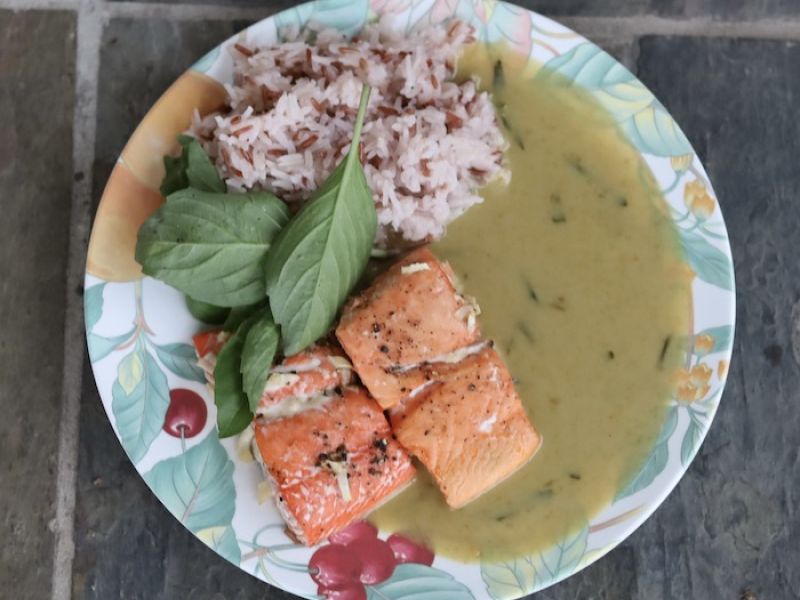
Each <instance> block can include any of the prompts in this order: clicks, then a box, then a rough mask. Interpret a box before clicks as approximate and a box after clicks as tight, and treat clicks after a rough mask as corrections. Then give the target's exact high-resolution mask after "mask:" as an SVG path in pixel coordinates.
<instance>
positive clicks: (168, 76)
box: [94, 19, 249, 203]
mask: <svg viewBox="0 0 800 600" xmlns="http://www.w3.org/2000/svg"><path fill="white" fill-rule="evenodd" d="M248 25H249V23H247V22H242V21H169V20H162V19H113V20H112V21H111V22H110V23H109V24H108V25H107V26H106V27H105V29H104V31H103V38H102V42H101V48H100V72H99V82H98V101H97V142H96V144H95V151H96V160H95V170H94V198H95V203H96V202H97V201H99V199H100V194H101V192H102V190H103V186H105V183H106V180H107V179H108V175H109V173H111V169H112V168H113V166H114V163H115V162H116V160H117V157H118V156H119V153H120V152H121V151H122V148H123V146H125V142H126V141H127V140H128V138H129V137H130V135H131V133H133V130H134V129H136V126H137V125H138V123H139V121H140V120H141V119H142V117H144V115H145V114H146V113H147V111H148V110H149V109H150V107H151V106H152V105H153V104H154V103H155V101H156V100H158V98H159V96H161V94H162V93H163V92H164V91H165V90H166V89H167V88H168V87H169V86H170V84H171V83H172V82H173V81H175V79H177V78H178V76H179V75H180V74H181V73H183V72H184V71H185V70H186V69H188V68H189V67H191V66H192V64H194V63H195V62H196V61H197V60H199V59H200V58H201V57H202V56H203V55H204V54H205V53H206V52H208V51H209V50H211V49H212V48H214V47H215V46H216V45H217V44H220V43H222V42H224V41H225V40H226V39H227V38H228V37H230V36H231V35H233V34H234V33H236V32H238V31H240V30H242V29H244V28H245V27H247V26H248Z"/></svg>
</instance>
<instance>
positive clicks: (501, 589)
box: [481, 526, 589, 600]
mask: <svg viewBox="0 0 800 600" xmlns="http://www.w3.org/2000/svg"><path fill="white" fill-rule="evenodd" d="M588 539H589V527H588V526H585V527H582V528H581V529H579V530H578V531H577V532H574V533H572V534H570V535H566V536H564V538H562V540H561V541H560V542H559V543H558V544H556V545H555V546H553V547H552V548H549V549H547V550H546V551H544V552H540V553H538V554H535V555H531V556H523V557H519V558H517V559H515V560H511V561H507V562H502V563H481V578H482V579H483V582H484V583H485V584H486V591H487V592H488V594H489V596H490V597H491V598H493V599H494V600H504V599H506V598H518V597H519V596H521V595H524V594H527V593H528V592H530V590H533V589H541V588H543V587H546V586H548V585H550V584H552V583H555V582H556V581H560V580H561V579H563V578H564V577H567V576H568V575H570V574H571V573H572V572H574V571H575V569H577V568H578V565H580V564H581V559H583V557H584V554H586V548H587V542H588Z"/></svg>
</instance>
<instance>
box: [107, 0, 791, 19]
mask: <svg viewBox="0 0 800 600" xmlns="http://www.w3.org/2000/svg"><path fill="white" fill-rule="evenodd" d="M111 1H113V2H122V1H124V0H111ZM144 1H145V2H157V1H158V0H144ZM177 1H178V2H184V3H187V4H215V5H220V4H229V5H232V6H239V7H254V8H257V7H262V6H265V4H264V2H263V1H261V0H228V2H220V1H219V0H177ZM464 1H466V0H464ZM294 4H295V3H294V2H291V1H290V0H272V1H271V2H270V3H269V7H270V8H274V9H275V10H276V11H277V10H282V9H284V8H287V7H291V6H293V5H294ZM514 4H518V5H520V6H524V7H525V8H529V9H531V10H535V11H537V12H540V13H542V14H543V15H548V16H564V15H570V16H603V17H629V16H636V15H657V16H662V17H675V18H683V17H697V16H707V15H711V16H713V17H714V18H717V19H737V18H751V19H752V18H775V17H779V16H786V15H798V14H800V2H797V1H796V0H749V1H747V2H744V1H740V0H517V1H515V2H514Z"/></svg>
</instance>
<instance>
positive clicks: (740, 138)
mask: <svg viewBox="0 0 800 600" xmlns="http://www.w3.org/2000/svg"><path fill="white" fill-rule="evenodd" d="M198 1H199V2H201V3H215V4H220V3H224V2H223V0H195V1H194V2H193V3H198ZM283 1H284V0H281V3H277V4H270V5H264V4H263V3H260V2H259V3H256V2H255V1H254V0H230V2H229V4H232V5H234V4H235V5H238V6H250V7H263V8H264V9H265V13H266V12H269V10H270V9H271V8H275V9H276V10H277V9H281V8H283V7H285V6H286V5H287V4H285V3H283ZM2 2H3V0H0V6H2ZM528 6H530V7H532V8H535V9H538V10H540V11H541V12H544V13H546V14H551V15H555V16H559V15H578V16H605V17H612V18H613V17H615V16H637V15H638V16H647V15H656V16H668V17H675V18H680V19H684V18H693V17H708V16H710V17H712V18H714V19H718V20H738V19H745V18H746V19H761V18H769V19H782V18H784V17H791V16H795V17H800V2H798V1H796V0H752V1H751V2H733V1H729V0H664V1H659V0H537V1H534V0H528ZM146 9H147V7H146V4H145V3H143V4H142V5H141V6H139V7H138V8H135V10H138V11H140V12H141V13H142V14H141V15H139V16H137V17H136V18H130V19H128V18H126V19H116V18H110V19H108V20H107V21H104V23H103V33H102V44H101V64H100V72H99V90H98V114H97V126H98V128H97V143H96V148H95V149H96V162H95V169H94V173H93V182H94V199H95V202H96V201H97V199H98V198H99V196H100V192H101V191H102V187H103V185H104V183H105V179H106V178H107V175H108V173H109V171H110V168H111V166H112V165H113V163H114V161H115V160H116V157H117V155H118V153H119V151H120V150H121V148H122V146H123V145H124V142H125V141H126V139H127V137H128V136H129V135H130V133H131V132H132V131H133V129H134V127H135V126H136V124H137V123H138V121H139V120H140V119H141V117H142V116H143V115H144V114H145V112H146V111H147V109H148V108H149V106H150V105H151V104H152V103H153V102H154V101H155V99H156V98H157V97H158V96H159V95H160V94H161V92H162V91H163V90H164V89H166V87H167V86H168V85H169V84H170V83H171V82H172V80H173V79H174V78H175V77H176V76H177V75H178V74H179V73H180V72H182V71H183V70H184V69H185V68H187V67H188V66H190V64H191V63H192V62H193V61H194V60H196V59H197V58H198V57H199V56H202V54H203V53H204V52H205V51H206V50H207V49H209V48H211V47H213V46H214V45H216V44H217V43H218V42H219V41H220V40H222V39H224V38H226V37H227V36H229V35H230V34H232V33H234V32H235V31H238V30H239V29H241V28H242V27H244V26H246V24H247V23H243V22H234V21H231V20H224V16H223V17H220V19H222V20H211V21H199V20H196V19H189V20H175V21H168V20H165V19H163V18H156V19H153V18H147V16H146V14H144V13H145V12H146ZM132 10H133V9H132ZM75 32H76V18H75V14H74V13H72V12H62V11H28V12H26V11H22V12H11V11H2V10H0V118H2V122H3V123H4V127H3V130H2V131H3V133H2V143H0V189H2V190H3V194H2V196H0V202H2V209H3V210H2V217H3V218H2V219H0V269H2V275H3V278H2V280H0V314H3V315H12V314H13V315H14V318H13V319H4V321H3V323H4V326H5V327H4V331H3V335H2V336H0V414H1V415H2V416H3V418H2V419H0V514H1V515H2V520H0V523H2V528H0V533H2V534H3V536H4V543H3V544H2V546H0V597H3V598H4V597H6V593H7V592H9V591H10V590H13V592H14V597H19V598H37V599H38V598H48V597H49V584H50V576H51V575H50V572H51V561H52V545H53V536H52V533H51V532H50V530H49V528H48V524H49V522H50V520H51V519H52V518H53V513H54V508H53V507H54V499H55V493H54V492H55V490H54V478H55V474H54V467H55V463H56V451H57V448H58V422H57V415H58V414H59V413H60V406H59V400H60V389H61V362H62V353H63V333H62V332H63V324H64V323H63V320H64V313H63V299H64V297H65V294H66V293H67V290H65V289H64V288H65V283H64V281H65V278H64V271H65V268H66V264H65V263H66V253H65V251H66V246H67V242H68V232H67V228H66V225H65V224H66V223H68V222H69V202H70V187H71V182H72V132H71V127H72V115H73V110H74V99H73V97H74V95H73V89H74V63H75V37H74V36H75ZM620 33H621V37H622V38H625V32H624V31H621V32H620ZM627 39H629V38H625V39H624V40H623V41H619V42H618V41H615V40H597V41H598V42H599V43H600V44H601V45H602V46H604V47H606V48H607V49H609V50H610V51H611V52H612V54H614V55H615V56H617V57H619V58H621V59H622V60H623V61H624V62H625V63H626V64H628V65H630V66H635V67H636V69H635V70H636V71H637V72H638V74H639V76H640V77H641V78H642V79H643V80H644V81H645V83H646V84H648V85H649V86H650V87H651V88H652V89H653V90H654V92H655V93H656V95H657V96H658V97H659V98H660V99H661V100H662V101H663V102H664V104H665V105H666V106H667V108H668V109H669V110H670V111H671V112H672V113H673V115H674V116H675V117H676V119H677V120H678V122H679V123H680V124H681V125H682V126H683V128H684V129H685V131H686V133H687V135H688V136H689V138H690V139H691V140H692V142H693V143H694V144H695V147H696V148H697V150H698V151H699V153H700V155H701V157H702V158H703V159H704V161H705V164H706V167H707V168H708V170H709V173H710V175H711V178H712V180H713V182H714V184H715V188H716V191H717V193H718V195H719V197H720V202H721V205H722V208H723V210H724V213H725V215H726V218H727V222H728V226H729V230H730V234H731V238H732V243H733V252H734V259H735V263H736V276H737V286H738V303H739V304H738V329H737V337H736V342H735V357H734V360H733V362H732V365H731V375H730V379H729V383H728V387H727V389H726V392H725V395H724V398H723V402H722V406H721V409H720V412H719V413H718V416H717V419H716V420H715V422H714V424H713V426H712V428H711V432H710V434H709V436H708V438H707V440H706V442H705V444H704V446H703V448H702V450H701V451H700V454H699V455H698V457H697V459H696V460H695V462H694V463H693V465H692V467H691V469H690V470H689V472H688V473H687V475H686V476H685V477H684V478H683V480H682V481H681V483H680V484H679V486H678V487H677V488H676V490H675V492H674V493H673V494H672V495H671V496H670V497H669V498H668V500H667V501H666V502H665V503H664V505H663V506H662V507H661V508H660V509H659V510H658V511H657V512H656V513H655V515H654V516H653V517H652V518H651V519H650V520H648V521H647V522H646V523H645V524H644V525H643V526H642V527H641V528H640V529H639V531H637V532H636V533H635V534H634V535H633V536H631V538H629V539H628V540H627V541H626V542H625V543H623V544H622V545H621V546H620V547H619V548H617V549H616V550H615V551H613V552H612V553H611V554H610V555H608V556H606V557H605V558H603V559H601V560H600V561H599V562H597V563H595V564H594V565H592V566H591V567H589V568H588V569H586V570H584V571H583V572H581V573H579V574H577V575H575V576H573V577H571V578H570V579H569V580H567V581H565V582H563V583H561V584H559V585H558V586H556V587H554V588H552V589H550V590H546V591H544V592H542V593H541V594H539V595H537V596H536V598H537V599H539V598H542V599H543V600H566V599H573V598H579V599H581V600H595V599H596V600H600V599H608V600H627V599H631V600H639V599H642V600H673V599H676V598H698V599H706V598H708V599H716V598H725V599H733V600H738V599H739V598H747V600H755V599H758V598H760V599H761V600H766V599H769V600H772V599H776V600H783V599H784V598H785V599H790V598H798V597H800V570H798V568H797V567H798V566H800V550H799V549H798V548H800V519H799V518H798V515H797V505H798V500H799V498H798V496H800V396H798V389H800V381H798V379H800V266H798V265H799V264H800V263H798V261H797V260H796V257H795V256H794V254H795V252H794V248H795V246H796V240H798V231H800V203H798V201H797V199H798V196H800V175H798V168H797V165H798V162H797V160H798V159H797V156H800V152H798V151H800V148H799V147H798V146H800V124H799V123H798V120H797V118H796V113H797V110H796V104H797V99H798V98H800V45H798V44H797V43H794V42H780V41H759V40H739V39H724V40H723V39H704V38H669V37H647V38H643V39H641V40H635V41H634V42H629V41H627ZM42 114H47V115H48V121H47V128H46V129H42V126H41V125H42V119H41V115H42ZM79 346H81V347H82V341H80V343H79ZM34 366H35V368H34ZM77 485H78V487H77V507H76V518H75V543H76V555H75V562H74V565H73V577H74V579H73V598H76V599H78V598H80V599H83V598H87V599H98V600H100V599H102V600H105V599H107V598H132V599H143V600H144V599H147V600H167V599H172V598H181V599H183V598H188V599H191V600H210V599H213V600H222V599H229V600H244V599H245V598H247V599H250V598H266V599H271V600H284V599H288V598H292V596H291V595H289V594H286V593H284V592H280V591H277V590H274V589H273V588H269V587H267V586H264V585H263V584H261V583H260V582H258V581H257V580H255V579H254V578H252V577H251V576H249V575H247V574H245V573H243V572H241V571H239V570H238V569H236V568H234V567H232V566H230V565H228V564H227V563H225V562H224V561H223V560H222V559H220V558H218V557H217V556H216V555H214V554H213V553H212V552H211V551H209V550H207V549H206V548H205V547H204V546H203V545H202V544H201V543H199V542H198V541H196V540H195V538H194V537H193V536H192V535H191V534H189V533H188V532H186V531H185V530H184V529H183V527H182V526H181V525H180V524H179V523H177V522H176V521H175V519H174V518H173V517H171V516H170V515H169V514H168V513H167V512H166V510H165V509H164V508H163V507H162V506H161V505H160V503H159V502H158V501H157V500H156V499H155V497H154V496H153V495H152V494H151V493H150V491H149V490H148V489H147V487H146V486H145V485H144V483H143V482H142V480H141V478H140V477H139V476H138V475H137V474H136V472H135V471H134V469H133V467H132V466H131V464H130V463H129V461H128V460H127V458H126V456H125V454H124V452H123V451H122V449H121V447H120V445H119V443H118V441H117V439H116V437H115V436H114V433H113V431H112V430H111V427H110V425H109V424H108V421H107V419H106V417H105V414H104V413H103V410H102V406H101V403H100V400H99V398H98V396H97V391H96V389H95V386H94V381H93V379H92V377H91V373H90V371H89V369H88V367H86V369H85V372H84V385H83V397H82V405H81V421H80V456H79V472H78V484H77Z"/></svg>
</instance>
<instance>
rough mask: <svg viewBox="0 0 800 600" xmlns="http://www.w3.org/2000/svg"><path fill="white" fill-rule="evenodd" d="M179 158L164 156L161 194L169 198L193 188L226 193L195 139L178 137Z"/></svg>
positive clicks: (220, 180) (225, 188)
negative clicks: (171, 195) (175, 193)
mask: <svg viewBox="0 0 800 600" xmlns="http://www.w3.org/2000/svg"><path fill="white" fill-rule="evenodd" d="M178 143H179V144H180V145H181V153H180V155H179V156H170V155H166V156H164V169H165V170H166V174H165V175H164V180H163V181H162V182H161V188H160V191H161V194H162V195H163V196H169V195H170V194H172V193H174V192H177V191H179V190H182V189H185V188H188V187H193V188H195V189H197V190H200V191H203V192H220V193H223V192H226V191H227V189H228V188H227V186H226V185H225V182H224V181H223V180H222V178H221V177H220V176H219V173H218V172H217V168H216V167H215V166H214V163H212V162H211V159H210V158H209V157H208V154H206V151H205V150H203V147H202V146H201V145H200V142H198V141H197V140H196V139H195V138H193V137H191V136H188V135H179V136H178Z"/></svg>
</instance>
